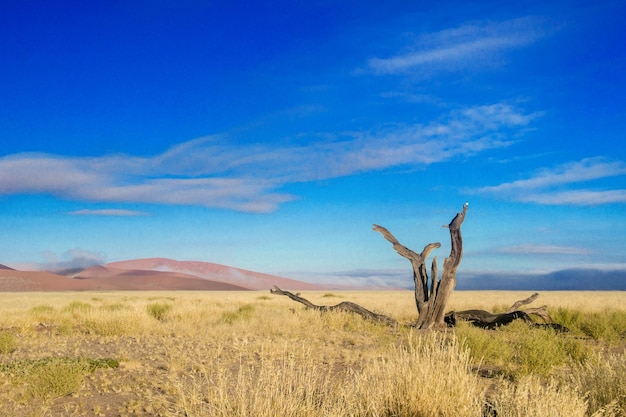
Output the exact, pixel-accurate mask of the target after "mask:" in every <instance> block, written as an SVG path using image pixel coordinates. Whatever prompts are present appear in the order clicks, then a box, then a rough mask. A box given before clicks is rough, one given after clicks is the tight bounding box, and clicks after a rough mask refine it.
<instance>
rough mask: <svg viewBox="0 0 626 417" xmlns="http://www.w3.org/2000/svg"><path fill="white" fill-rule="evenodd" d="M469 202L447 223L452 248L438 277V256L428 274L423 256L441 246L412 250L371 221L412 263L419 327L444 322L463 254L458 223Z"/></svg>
mask: <svg viewBox="0 0 626 417" xmlns="http://www.w3.org/2000/svg"><path fill="white" fill-rule="evenodd" d="M467 207H468V203H465V204H464V205H463V210H462V211H461V212H460V213H457V215H456V216H454V218H453V219H452V221H451V222H450V224H448V225H447V226H444V227H447V228H448V229H449V230H450V240H451V250H450V256H448V257H447V258H446V259H445V260H444V262H443V272H442V274H441V279H438V277H437V272H438V270H437V257H434V258H433V262H432V264H431V268H430V271H431V272H430V277H429V276H428V272H427V270H426V259H427V258H428V255H429V254H430V252H431V251H432V250H433V249H436V248H439V247H441V244H440V243H429V244H428V245H426V246H425V247H424V250H422V253H419V254H418V253H416V252H413V251H412V250H411V249H409V248H407V247H406V246H404V245H402V244H400V242H398V239H396V238H395V236H394V235H392V234H391V233H390V232H389V230H387V229H385V228H384V227H382V226H378V225H376V224H375V225H374V226H373V230H375V231H377V232H380V233H381V234H382V235H383V237H384V238H385V239H387V240H388V241H389V242H391V244H392V245H393V248H394V249H395V251H396V252H398V254H399V255H400V256H403V257H405V258H407V259H408V260H409V261H410V262H411V266H412V267H413V281H414V282H415V305H416V306H417V313H418V317H417V321H416V322H415V327H417V328H419V329H440V328H444V327H446V326H447V324H446V323H445V321H444V316H445V310H446V305H447V304H448V300H449V299H450V295H451V294H452V292H453V291H454V287H455V286H456V270H457V268H458V266H459V264H460V263H461V258H462V257H463V238H462V237H461V224H462V223H463V220H465V214H466V213H467Z"/></svg>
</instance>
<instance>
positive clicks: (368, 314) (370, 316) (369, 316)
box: [270, 285, 398, 327]
mask: <svg viewBox="0 0 626 417" xmlns="http://www.w3.org/2000/svg"><path fill="white" fill-rule="evenodd" d="M270 293H272V294H278V295H284V296H287V297H289V298H291V299H292V300H294V301H297V302H299V303H301V304H304V305H305V306H306V308H308V309H311V310H317V311H348V312H351V313H355V314H358V315H359V316H361V317H363V318H364V319H366V320H370V321H373V322H376V323H381V324H384V325H387V326H390V327H397V326H398V321H397V320H395V319H393V318H391V317H389V316H386V315H384V314H378V313H374V312H373V311H370V310H368V309H366V308H364V307H362V306H360V305H358V304H355V303H353V302H350V301H342V302H341V303H339V304H337V305H334V306H318V305H315V304H313V303H312V302H310V301H309V300H307V299H306V298H303V297H300V294H294V293H292V292H289V291H284V290H281V289H280V288H278V287H277V286H276V285H275V286H274V288H273V289H271V290H270Z"/></svg>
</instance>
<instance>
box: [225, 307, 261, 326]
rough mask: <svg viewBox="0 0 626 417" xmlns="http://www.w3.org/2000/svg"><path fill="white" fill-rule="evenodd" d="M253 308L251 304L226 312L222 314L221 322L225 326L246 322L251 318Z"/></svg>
mask: <svg viewBox="0 0 626 417" xmlns="http://www.w3.org/2000/svg"><path fill="white" fill-rule="evenodd" d="M253 312H254V306H253V305H252V304H244V305H242V306H240V307H239V308H237V310H235V311H226V312H224V313H222V321H223V322H224V323H226V324H232V323H234V322H235V321H237V320H248V319H249V318H250V317H252V313H253Z"/></svg>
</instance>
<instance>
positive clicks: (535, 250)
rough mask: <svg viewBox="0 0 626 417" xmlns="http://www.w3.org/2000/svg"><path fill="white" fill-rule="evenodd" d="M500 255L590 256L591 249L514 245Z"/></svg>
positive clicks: (502, 249) (501, 250)
mask: <svg viewBox="0 0 626 417" xmlns="http://www.w3.org/2000/svg"><path fill="white" fill-rule="evenodd" d="M497 252H499V253H506V254H515V255H588V254H590V253H591V251H590V250H589V249H585V248H578V247H573V246H558V245H533V244H524V245H513V246H506V247H503V248H499V249H498V250H497Z"/></svg>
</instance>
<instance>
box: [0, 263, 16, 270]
mask: <svg viewBox="0 0 626 417" xmlns="http://www.w3.org/2000/svg"><path fill="white" fill-rule="evenodd" d="M0 269H8V270H9V271H15V270H14V269H13V268H9V267H8V266H6V265H2V264H0Z"/></svg>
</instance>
